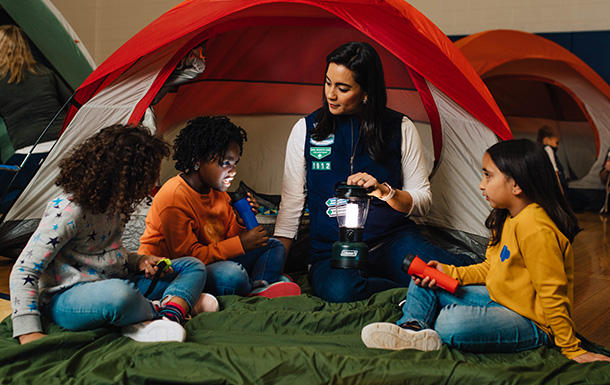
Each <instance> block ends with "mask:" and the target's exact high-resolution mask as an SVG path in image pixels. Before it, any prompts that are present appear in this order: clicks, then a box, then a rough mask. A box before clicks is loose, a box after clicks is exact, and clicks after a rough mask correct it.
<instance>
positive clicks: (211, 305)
mask: <svg viewBox="0 0 610 385" xmlns="http://www.w3.org/2000/svg"><path fill="white" fill-rule="evenodd" d="M219 308H220V306H219V305H218V300H217V299H216V297H214V296H213V295H212V294H208V293H203V294H201V295H200V296H199V299H198V300H197V302H196V303H195V305H193V308H192V309H191V314H192V316H193V317H194V316H196V315H197V314H199V313H209V312H215V311H218V310H219Z"/></svg>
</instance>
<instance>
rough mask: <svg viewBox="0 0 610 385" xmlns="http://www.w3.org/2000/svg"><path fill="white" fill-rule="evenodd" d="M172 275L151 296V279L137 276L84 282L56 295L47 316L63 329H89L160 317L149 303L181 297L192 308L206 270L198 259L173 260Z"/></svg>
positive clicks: (46, 309)
mask: <svg viewBox="0 0 610 385" xmlns="http://www.w3.org/2000/svg"><path fill="white" fill-rule="evenodd" d="M172 268H173V269H174V271H173V273H170V274H165V276H164V277H162V278H161V279H160V280H159V281H158V283H157V285H156V286H155V289H154V290H153V291H152V293H151V294H150V295H149V296H148V297H144V293H146V291H147V290H148V287H149V286H150V283H151V282H152V281H151V280H150V279H148V278H146V277H145V276H144V275H143V274H134V275H132V276H130V277H129V278H128V279H119V278H112V279H105V280H102V281H94V282H81V283H77V284H76V285H74V286H71V287H70V288H69V289H67V290H65V291H62V292H60V293H58V294H55V296H53V299H52V300H51V302H50V303H49V304H47V305H46V306H45V307H44V308H43V312H44V314H45V315H46V316H47V317H48V318H50V319H51V320H52V321H53V322H55V323H56V324H58V325H59V326H61V327H64V328H66V329H70V330H90V329H95V328H98V327H101V326H107V325H114V326H125V325H130V324H133V323H137V322H142V321H148V320H151V319H155V318H158V317H159V314H158V312H157V310H155V307H154V306H153V305H152V303H151V302H150V301H152V300H161V299H164V298H167V297H173V296H176V297H180V298H182V299H184V300H185V301H186V302H187V303H188V304H189V306H190V307H191V308H192V307H193V304H195V302H196V301H197V299H198V298H199V296H200V295H201V293H202V291H203V286H204V285H205V280H206V268H205V265H204V264H203V262H201V261H199V260H198V259H196V258H192V257H184V258H178V259H174V260H172Z"/></svg>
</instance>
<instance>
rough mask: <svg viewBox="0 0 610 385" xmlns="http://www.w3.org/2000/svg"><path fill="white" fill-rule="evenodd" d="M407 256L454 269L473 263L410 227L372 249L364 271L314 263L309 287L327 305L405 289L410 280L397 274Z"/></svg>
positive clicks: (326, 262)
mask: <svg viewBox="0 0 610 385" xmlns="http://www.w3.org/2000/svg"><path fill="white" fill-rule="evenodd" d="M407 254H415V255H418V256H419V257H420V258H421V259H423V260H424V261H426V262H428V261H430V260H436V261H439V262H442V263H446V264H451V265H456V266H464V265H469V264H472V263H474V261H473V260H472V259H471V258H470V257H469V256H467V255H462V254H453V253H450V252H448V251H445V250H443V249H441V248H440V247H438V246H436V245H434V244H432V243H431V242H429V241H428V240H427V239H426V238H425V237H424V236H423V235H421V233H420V232H419V230H418V229H417V227H415V226H412V227H408V228H407V229H405V230H404V231H399V232H396V233H394V234H392V235H390V236H388V237H387V238H385V239H383V240H382V241H381V242H379V243H377V244H375V245H372V246H371V247H370V250H369V257H368V263H369V267H368V268H367V269H365V270H359V269H341V268H332V267H331V266H330V259H324V260H322V261H319V262H317V263H315V264H314V265H313V266H312V267H311V270H310V280H311V284H312V286H313V289H314V291H315V292H316V294H317V295H318V296H319V297H320V298H322V299H324V300H325V301H328V302H352V301H359V300H363V299H366V298H369V297H370V296H371V295H373V294H375V293H378V292H380V291H384V290H388V289H394V288H397V287H407V286H409V283H410V282H411V277H410V276H409V275H407V274H406V273H404V272H403V271H402V270H401V266H402V261H403V260H404V258H405V256H406V255H407Z"/></svg>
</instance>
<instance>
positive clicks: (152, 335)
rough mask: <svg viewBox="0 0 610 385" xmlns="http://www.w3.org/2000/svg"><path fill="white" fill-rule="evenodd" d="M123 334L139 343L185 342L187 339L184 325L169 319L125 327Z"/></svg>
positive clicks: (122, 330)
mask: <svg viewBox="0 0 610 385" xmlns="http://www.w3.org/2000/svg"><path fill="white" fill-rule="evenodd" d="M121 334H123V335H124V336H125V337H129V338H131V339H132V340H135V341H139V342H169V341H176V342H184V340H185V339H186V331H185V330H184V328H183V327H182V325H180V324H179V323H178V322H174V321H170V320H168V319H167V318H162V319H156V320H153V321H144V322H138V323H137V324H133V325H127V326H123V328H122V329H121Z"/></svg>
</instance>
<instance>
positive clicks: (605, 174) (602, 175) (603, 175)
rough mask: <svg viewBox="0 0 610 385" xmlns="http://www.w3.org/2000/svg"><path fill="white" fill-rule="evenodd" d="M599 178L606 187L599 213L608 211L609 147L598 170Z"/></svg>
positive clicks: (609, 181)
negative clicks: (604, 159)
mask: <svg viewBox="0 0 610 385" xmlns="http://www.w3.org/2000/svg"><path fill="white" fill-rule="evenodd" d="M599 180H600V181H601V182H602V183H603V185H604V186H605V187H606V194H605V195H606V198H605V200H604V205H603V206H602V208H601V210H600V213H607V212H608V200H609V198H610V148H609V149H608V151H607V152H606V161H605V162H604V165H603V166H602V169H601V170H599Z"/></svg>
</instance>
